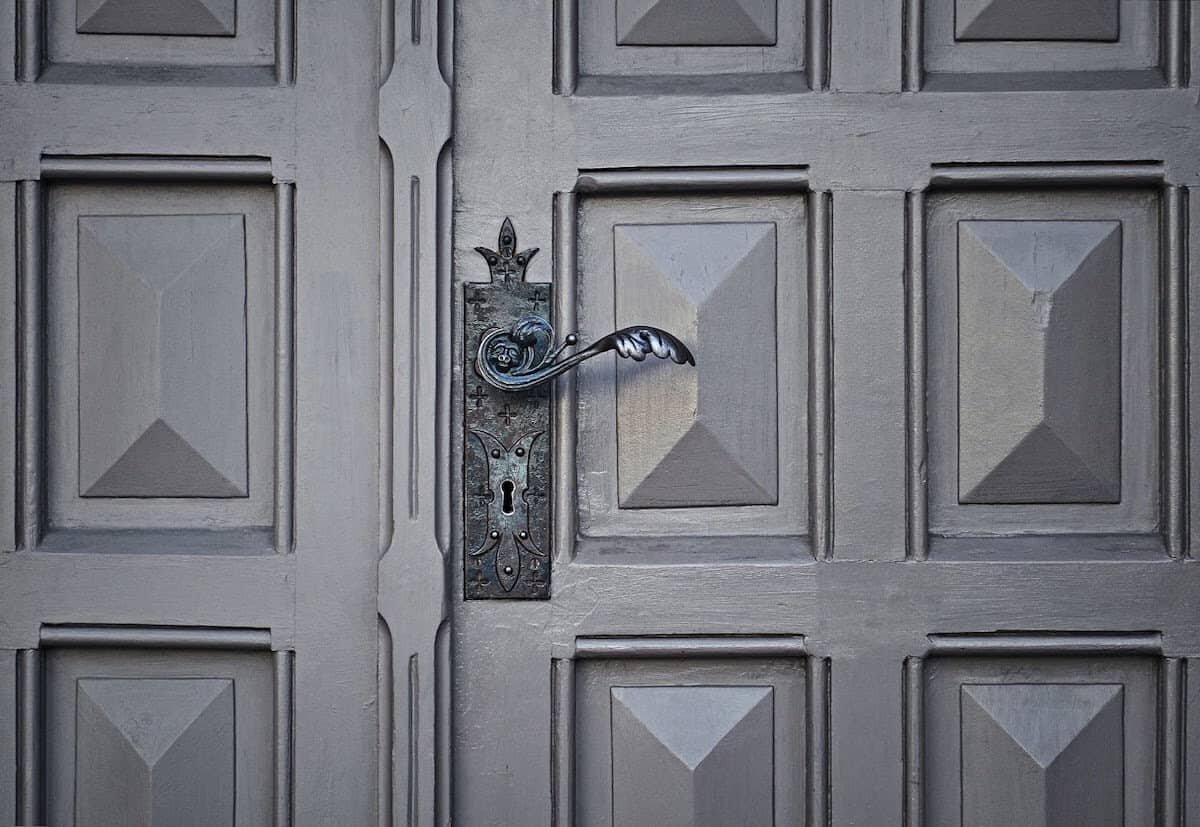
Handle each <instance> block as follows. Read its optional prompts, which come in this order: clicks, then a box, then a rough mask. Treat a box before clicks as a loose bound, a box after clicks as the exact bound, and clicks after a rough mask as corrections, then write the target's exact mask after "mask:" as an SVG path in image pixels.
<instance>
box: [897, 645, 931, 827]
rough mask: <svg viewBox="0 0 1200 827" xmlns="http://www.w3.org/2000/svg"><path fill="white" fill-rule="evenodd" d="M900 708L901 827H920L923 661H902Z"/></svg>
mask: <svg viewBox="0 0 1200 827" xmlns="http://www.w3.org/2000/svg"><path fill="white" fill-rule="evenodd" d="M901 693H902V697H903V705H904V708H903V710H901V714H902V716H903V744H904V795H903V800H904V820H903V827H922V825H923V824H924V823H925V794H924V778H925V769H924V749H923V747H924V731H925V662H924V659H922V658H916V657H912V658H905V659H904V681H903V683H902V684H901Z"/></svg>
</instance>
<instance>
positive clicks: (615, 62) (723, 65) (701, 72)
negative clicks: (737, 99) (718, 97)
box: [556, 0, 807, 94]
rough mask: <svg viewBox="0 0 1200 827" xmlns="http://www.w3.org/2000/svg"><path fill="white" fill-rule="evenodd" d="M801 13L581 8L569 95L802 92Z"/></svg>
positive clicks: (669, 6)
mask: <svg viewBox="0 0 1200 827" xmlns="http://www.w3.org/2000/svg"><path fill="white" fill-rule="evenodd" d="M556 2H558V3H560V4H561V3H565V2H567V0H556ZM805 6H806V2H805V0H703V2H696V0H587V2H581V3H579V4H578V17H577V25H578V28H579V31H578V42H579V52H578V61H579V65H578V74H579V89H578V90H577V93H578V94H588V93H589V92H591V91H595V92H599V93H603V94H612V93H620V92H622V91H629V92H637V91H645V90H653V91H656V92H662V93H666V94H672V93H674V94H678V93H680V92H683V91H687V90H689V89H705V90H714V91H716V90H719V91H721V92H723V93H737V92H752V91H756V90H787V91H798V90H802V89H805V88H807V78H806V76H805V71H806V55H805V45H806V43H807V39H806V35H805V29H806V26H807V21H806V20H805ZM685 78H686V79H685ZM681 84H683V85H681Z"/></svg>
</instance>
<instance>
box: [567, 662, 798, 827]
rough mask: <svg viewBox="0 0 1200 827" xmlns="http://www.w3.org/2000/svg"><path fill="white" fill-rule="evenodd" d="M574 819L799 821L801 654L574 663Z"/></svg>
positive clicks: (712, 826) (665, 826)
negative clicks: (791, 656) (791, 657)
mask: <svg viewBox="0 0 1200 827" xmlns="http://www.w3.org/2000/svg"><path fill="white" fill-rule="evenodd" d="M575 668H576V673H577V676H576V699H575V716H576V719H575V745H574V748H575V760H576V767H577V771H576V790H575V798H576V802H577V810H576V815H577V820H578V823H579V824H581V825H599V824H603V825H613V824H630V825H633V824H638V825H640V824H652V825H661V826H662V827H673V826H674V825H678V826H679V827H684V825H703V826H704V827H724V825H730V824H738V825H747V826H748V827H749V826H750V825H753V826H754V827H759V825H762V827H766V825H772V824H795V823H801V822H802V819H803V814H804V801H805V796H806V791H805V786H806V785H805V783H804V779H805V777H806V774H805V773H806V770H805V764H806V761H807V758H806V755H807V753H806V749H807V746H806V745H807V742H808V732H807V716H806V713H805V708H806V705H807V701H806V685H807V679H806V672H805V667H804V660H803V659H789V658H721V657H711V658H709V657H700V658H677V659H655V658H649V659H629V660H626V659H620V658H615V659H612V660H609V659H601V660H586V661H579V662H577V666H576V667H575Z"/></svg>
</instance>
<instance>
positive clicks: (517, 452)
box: [515, 448, 525, 457]
mask: <svg viewBox="0 0 1200 827" xmlns="http://www.w3.org/2000/svg"><path fill="white" fill-rule="evenodd" d="M515 453H516V455H517V456H519V457H523V456H525V449H524V448H518V449H517V450H516V452H515Z"/></svg>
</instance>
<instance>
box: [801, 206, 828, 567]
mask: <svg viewBox="0 0 1200 827" xmlns="http://www.w3.org/2000/svg"><path fill="white" fill-rule="evenodd" d="M808 201H809V203H808V209H807V210H806V213H807V214H806V216H805V217H806V218H807V219H808V265H807V266H808V291H809V298H808V361H809V364H808V388H807V390H808V463H809V469H808V500H809V505H808V532H809V536H810V537H811V538H812V553H813V557H815V558H816V559H817V560H829V559H831V558H832V557H833V532H834V522H833V505H832V503H833V289H832V286H831V284H830V281H831V273H832V269H833V266H832V261H833V195H832V193H830V192H828V191H812V192H810V193H809V199H808Z"/></svg>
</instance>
